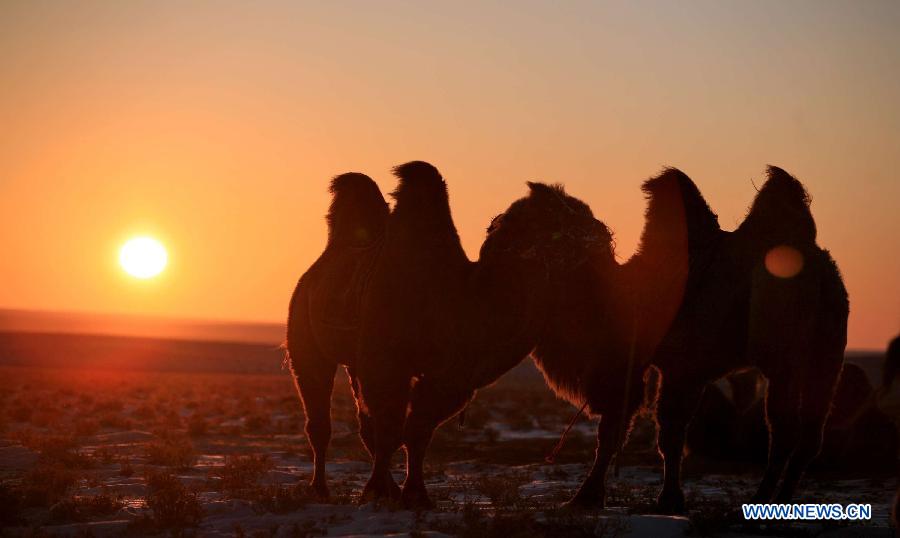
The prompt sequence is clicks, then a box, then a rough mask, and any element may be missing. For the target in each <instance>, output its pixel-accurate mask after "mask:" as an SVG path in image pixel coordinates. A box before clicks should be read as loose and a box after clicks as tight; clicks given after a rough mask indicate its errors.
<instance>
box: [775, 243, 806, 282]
mask: <svg viewBox="0 0 900 538" xmlns="http://www.w3.org/2000/svg"><path fill="white" fill-rule="evenodd" d="M766 270H767V271H769V273H771V274H772V275H773V276H777V277H778V278H792V277H795V276H797V273H799V272H800V271H802V270H803V254H800V251H799V250H797V249H795V248H794V247H789V246H787V245H779V246H777V247H775V248H773V249H772V250H770V251H769V252H767V253H766Z"/></svg>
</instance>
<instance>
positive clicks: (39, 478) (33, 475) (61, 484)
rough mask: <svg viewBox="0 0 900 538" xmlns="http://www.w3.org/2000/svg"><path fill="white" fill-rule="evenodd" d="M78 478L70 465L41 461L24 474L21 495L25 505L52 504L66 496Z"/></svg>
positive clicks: (20, 489) (42, 505) (20, 487)
mask: <svg viewBox="0 0 900 538" xmlns="http://www.w3.org/2000/svg"><path fill="white" fill-rule="evenodd" d="M77 479H78V476H77V475H76V474H75V471H73V470H72V469H71V468H69V467H66V466H64V465H59V464H56V465H51V464H47V463H41V464H38V465H37V466H36V467H33V468H32V469H30V470H28V471H27V472H26V473H25V474H24V475H23V476H22V483H21V484H20V486H19V495H20V497H21V499H22V502H23V504H24V505H25V506H41V507H46V506H51V505H53V504H55V503H57V502H59V501H60V499H62V498H63V497H65V495H66V493H68V491H69V489H70V488H71V487H72V486H74V485H75V481H76V480H77Z"/></svg>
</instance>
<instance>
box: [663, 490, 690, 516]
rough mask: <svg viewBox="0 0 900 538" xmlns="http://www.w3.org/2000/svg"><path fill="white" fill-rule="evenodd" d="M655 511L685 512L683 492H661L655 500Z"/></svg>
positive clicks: (669, 513) (665, 513)
mask: <svg viewBox="0 0 900 538" xmlns="http://www.w3.org/2000/svg"><path fill="white" fill-rule="evenodd" d="M656 511H657V513H659V514H663V515H676V514H683V513H685V508H684V493H682V492H681V491H678V492H676V493H668V494H667V493H665V492H663V493H661V494H660V496H659V498H658V499H657V500H656Z"/></svg>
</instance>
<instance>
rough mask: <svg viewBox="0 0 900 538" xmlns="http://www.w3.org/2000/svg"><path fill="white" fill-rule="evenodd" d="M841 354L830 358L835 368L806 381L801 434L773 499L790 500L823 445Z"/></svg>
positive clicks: (777, 500)
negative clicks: (832, 358) (834, 359)
mask: <svg viewBox="0 0 900 538" xmlns="http://www.w3.org/2000/svg"><path fill="white" fill-rule="evenodd" d="M841 358H842V357H837V361H834V362H832V364H835V362H836V364H837V366H838V368H835V369H832V370H833V371H831V372H827V373H820V374H819V375H818V376H817V377H816V378H815V379H812V380H811V381H810V382H807V386H806V390H805V391H804V392H803V401H802V404H801V406H800V434H799V435H800V438H799V440H798V441H797V445H796V448H795V449H794V452H793V453H792V454H791V456H790V459H789V460H788V463H787V468H786V469H785V471H784V480H783V482H782V484H781V487H780V488H779V490H778V493H777V495H776V496H775V502H776V503H788V502H790V501H791V498H792V497H793V495H794V490H795V489H796V488H797V484H798V483H799V482H800V479H801V478H802V477H803V473H805V472H806V468H807V467H809V464H810V463H811V462H812V460H814V459H815V457H816V456H818V455H819V451H820V450H821V449H822V436H823V434H824V430H825V422H826V420H827V419H828V413H829V411H830V409H831V402H832V399H833V398H834V391H835V389H836V387H837V383H838V378H839V376H840V369H839V367H840V364H841V362H840V361H841Z"/></svg>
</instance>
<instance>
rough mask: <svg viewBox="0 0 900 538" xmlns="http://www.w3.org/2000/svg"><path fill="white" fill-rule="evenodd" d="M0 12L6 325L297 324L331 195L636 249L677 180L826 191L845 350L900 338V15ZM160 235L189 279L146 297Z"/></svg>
mask: <svg viewBox="0 0 900 538" xmlns="http://www.w3.org/2000/svg"><path fill="white" fill-rule="evenodd" d="M422 4H424V3H415V2H409V3H382V2H360V3H323V4H320V5H315V6H313V5H306V6H304V5H301V4H300V3H295V2H283V3H282V2H270V3H257V2H253V3H251V2H240V3H225V2H189V3H183V2H171V3H166V2H155V1H154V2H138V1H129V2H96V3H94V2H78V3H74V2H73V3H59V2H38V1H23V2H15V1H5V2H3V3H0V229H2V230H3V232H2V236H0V252H2V253H3V261H2V263H0V282H3V286H2V287H0V307H13V308H29V309H53V310H86V311H94V312H127V313H147V314H153V315H164V316H177V317H192V318H210V319H235V320H256V321H278V320H281V319H283V318H284V313H285V310H286V307H287V302H288V299H289V296H290V293H291V290H292V288H293V285H294V283H295V281H296V278H297V277H298V276H299V275H300V274H301V273H302V272H303V270H304V269H305V268H306V267H307V266H308V265H309V264H310V263H311V262H312V260H314V259H315V257H316V256H317V255H318V254H319V252H320V251H321V248H322V246H323V244H324V240H325V224H324V221H323V219H322V216H323V214H324V212H325V210H326V208H327V204H328V194H327V192H326V187H327V183H328V179H329V178H330V177H331V176H333V175H334V174H336V173H339V172H343V171H348V170H355V171H362V172H366V173H368V174H370V175H371V176H373V177H374V178H375V179H376V181H378V182H379V184H380V185H381V187H382V189H383V190H385V191H388V190H390V189H392V187H393V180H392V179H391V177H390V175H389V172H388V171H389V169H390V167H391V166H393V165H395V164H398V163H401V162H404V161H407V160H410V159H425V160H429V161H431V162H433V163H434V164H435V165H437V166H438V167H439V168H440V169H441V171H442V172H443V173H444V175H445V177H446V178H447V180H448V183H449V187H450V194H451V204H452V207H453V211H454V217H455V218H456V222H457V225H458V228H459V230H460V233H461V235H462V238H463V243H464V245H465V247H466V249H467V251H468V252H469V254H470V255H471V256H475V255H476V253H477V249H478V246H479V245H480V243H481V241H482V239H483V235H484V228H485V227H486V226H487V224H488V222H489V220H490V218H491V217H492V216H494V215H495V214H497V213H499V212H500V211H502V210H503V209H505V208H506V207H507V206H508V205H509V203H510V202H511V201H512V200H513V199H515V198H517V197H519V196H521V195H522V194H524V191H525V187H524V181H525V180H528V179H540V180H547V181H560V182H564V183H566V185H567V187H568V190H569V191H570V192H571V193H573V194H574V195H576V196H578V197H580V198H582V199H583V200H585V201H586V202H588V203H589V204H590V205H591V206H592V207H593V209H594V212H595V213H596V214H597V216H598V217H599V218H601V219H602V220H604V221H605V222H606V223H607V224H608V225H610V226H611V227H612V228H613V230H614V231H615V233H616V238H617V244H618V250H619V253H620V256H621V257H622V258H627V257H628V256H629V255H630V254H631V252H632V250H633V249H634V246H635V243H636V241H637V237H638V234H639V232H640V227H641V222H642V212H643V206H644V204H643V200H642V198H641V194H640V191H639V185H640V182H641V181H642V180H643V179H644V178H646V177H648V176H650V175H652V174H654V173H655V172H657V171H658V170H659V169H660V167H661V166H663V165H673V166H678V167H680V168H682V169H683V170H684V171H685V172H687V173H688V174H689V175H690V176H691V177H692V178H693V179H694V180H695V181H696V182H697V183H698V185H699V186H700V188H701V190H702V191H703V193H704V194H705V196H706V197H707V199H708V200H709V202H710V204H711V205H712V206H713V208H714V210H715V211H717V212H718V214H719V216H720V222H721V223H722V225H723V227H726V228H729V229H730V228H733V227H734V226H735V225H736V224H737V223H738V222H739V221H740V220H741V218H742V217H743V215H744V212H745V210H746V207H747V205H748V204H749V202H750V201H751V199H752V197H753V195H754V192H755V191H754V187H753V185H754V183H753V182H756V184H757V185H759V184H760V182H761V181H762V179H763V172H764V167H765V165H766V164H767V163H772V164H778V165H780V166H782V167H784V168H786V169H787V170H789V171H790V172H792V173H793V174H795V175H796V176H798V177H799V178H800V179H801V180H802V181H803V182H804V183H805V184H806V185H807V187H808V188H809V190H810V192H811V194H812V196H813V199H814V201H813V211H814V214H815V216H816V218H817V221H818V224H819V231H820V235H819V239H820V243H821V244H822V245H823V246H825V247H827V248H829V249H830V250H831V251H832V252H833V254H834V256H835V258H836V259H837V261H838V263H839V265H840V267H841V270H842V271H843V273H844V275H845V279H846V282H847V285H848V288H849V290H850V294H851V297H850V298H851V309H852V313H851V326H850V346H851V347H856V348H881V347H883V346H884V344H885V343H886V341H887V340H888V339H889V337H891V336H892V335H894V334H895V333H897V332H898V330H900V277H898V275H900V255H898V252H900V239H898V233H897V232H898V227H900V226H898V225H900V217H898V209H897V207H898V206H897V201H898V200H900V181H898V176H897V174H898V171H900V32H897V28H900V4H898V3H896V2H884V3H877V2H865V3H862V2H846V3H835V2H828V3H824V2H814V3H809V4H806V3H801V2H790V3H787V4H786V5H783V3H781V2H773V3H768V2H745V3H733V2H719V1H715V2H691V3H683V2H671V3H655V2H629V3H620V4H598V3H585V4H576V3H566V4H565V5H562V6H560V5H554V4H552V3H550V2H547V3H531V2H527V3H515V4H507V5H504V4H503V3H496V4H493V3H492V4H486V3H482V2H478V3H471V4H466V3H464V4H454V5H453V7H452V8H451V7H450V6H449V5H448V6H445V7H444V8H438V7H436V6H429V5H422ZM138 233H142V234H150V235H153V236H155V237H157V238H158V239H160V240H161V241H163V242H164V243H165V244H166V245H167V247H168V248H169V256H170V262H169V267H168V268H167V270H166V271H165V272H164V273H163V275H162V276H160V277H158V278H156V279H150V280H147V281H137V280H135V279H133V278H130V277H127V276H126V275H124V273H123V272H122V271H121V269H120V268H119V267H118V265H117V263H116V254H117V249H118V247H119V246H120V245H121V243H122V242H123V241H124V240H125V239H127V238H128V237H130V236H132V235H135V234H138Z"/></svg>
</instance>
